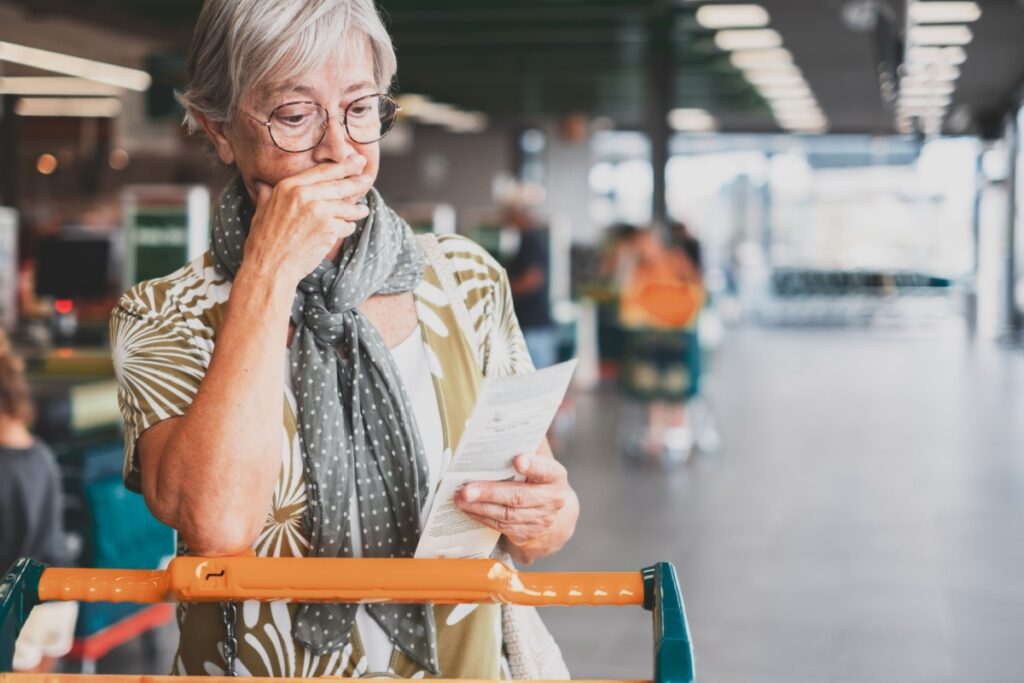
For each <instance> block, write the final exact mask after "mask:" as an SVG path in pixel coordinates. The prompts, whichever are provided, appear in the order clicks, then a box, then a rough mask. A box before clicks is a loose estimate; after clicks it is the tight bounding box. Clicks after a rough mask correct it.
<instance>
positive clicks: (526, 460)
mask: <svg viewBox="0 0 1024 683" xmlns="http://www.w3.org/2000/svg"><path fill="white" fill-rule="evenodd" d="M519 469H520V470H522V471H523V472H526V471H527V470H528V469H530V456H528V455H521V456H519Z"/></svg>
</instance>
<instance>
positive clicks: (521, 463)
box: [515, 454, 569, 484]
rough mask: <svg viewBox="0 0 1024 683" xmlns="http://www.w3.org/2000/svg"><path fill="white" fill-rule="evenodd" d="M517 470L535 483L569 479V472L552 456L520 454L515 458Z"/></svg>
mask: <svg viewBox="0 0 1024 683" xmlns="http://www.w3.org/2000/svg"><path fill="white" fill-rule="evenodd" d="M515 467H516V471H517V472H519V473H520V474H522V475H525V476H526V481H527V482H530V483H533V484H557V483H560V482H564V481H568V479H569V472H568V471H567V470H566V469H565V467H563V466H562V463H560V462H558V461H557V460H555V459H554V458H552V457H550V456H545V455H540V454H535V455H520V456H517V457H516V460H515Z"/></svg>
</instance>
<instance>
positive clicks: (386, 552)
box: [212, 178, 437, 673]
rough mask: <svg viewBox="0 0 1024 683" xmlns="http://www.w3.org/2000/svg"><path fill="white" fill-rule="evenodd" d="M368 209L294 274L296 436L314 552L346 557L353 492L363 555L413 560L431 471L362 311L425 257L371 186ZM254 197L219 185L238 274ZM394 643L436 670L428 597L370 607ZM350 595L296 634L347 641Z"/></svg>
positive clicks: (318, 649) (416, 277)
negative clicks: (336, 244)
mask: <svg viewBox="0 0 1024 683" xmlns="http://www.w3.org/2000/svg"><path fill="white" fill-rule="evenodd" d="M367 200H368V204H369V208H370V214H369V216H368V217H367V218H366V219H364V220H363V221H361V222H360V223H358V224H357V227H356V231H355V233H354V234H353V235H351V236H350V237H348V238H347V239H346V240H345V242H344V245H343V246H342V250H341V255H340V259H339V263H338V264H337V265H336V264H334V263H332V262H331V261H327V260H325V261H322V262H321V263H320V265H319V266H317V267H316V269H314V270H313V272H311V273H309V274H308V275H307V276H306V277H305V278H303V280H302V281H301V282H300V283H299V286H298V289H297V290H296V293H295V299H294V302H293V304H292V322H293V323H294V324H295V334H294V337H293V341H292V346H291V351H290V360H291V373H292V384H293V386H294V389H295V399H296V403H297V406H298V416H297V417H298V422H299V441H300V444H301V448H302V453H303V461H304V468H305V474H306V481H307V497H308V509H307V515H306V519H305V520H304V521H305V522H306V526H307V528H308V531H309V538H310V543H311V552H310V555H311V556H324V557H348V556H351V555H352V548H351V547H350V544H349V541H348V539H349V534H348V533H346V532H347V530H348V528H349V518H348V511H349V508H350V506H349V500H350V497H351V496H353V495H355V496H357V501H358V509H359V511H360V512H359V514H360V519H359V522H360V527H361V529H362V546H363V547H362V552H363V556H364V557H410V556H412V554H413V552H414V551H415V548H416V542H417V540H418V538H419V531H420V519H419V511H420V501H421V500H423V499H425V498H426V495H427V481H428V477H427V470H426V459H425V456H424V453H423V446H422V444H421V442H420V436H419V430H418V429H417V427H416V422H415V418H414V416H413V410H412V406H411V405H410V403H409V398H408V396H407V394H406V391H405V388H404V386H403V384H402V381H401V378H400V377H399V376H398V371H397V368H396V367H395V364H394V359H393V358H392V356H391V353H390V352H389V351H388V349H387V346H386V345H385V343H384V341H383V339H381V337H380V335H379V334H378V333H377V330H376V329H375V328H374V327H373V325H372V324H371V323H370V322H369V321H368V320H367V319H366V318H365V317H364V316H363V315H362V314H361V313H360V312H359V311H358V310H357V309H356V307H357V306H358V305H360V304H362V303H363V302H364V301H366V300H367V299H368V298H370V297H371V296H373V295H374V294H394V293H398V292H408V291H412V290H413V289H415V288H416V287H417V285H419V283H420V281H421V279H422V277H423V270H424V267H425V262H424V259H423V255H422V254H421V252H420V250H419V247H418V245H417V244H416V241H415V238H414V237H413V234H412V230H411V229H410V228H409V226H408V225H407V224H406V223H405V221H403V220H402V219H401V218H399V217H398V216H397V215H396V214H395V213H394V212H393V211H391V209H389V208H388V207H387V206H386V205H385V204H384V202H383V200H382V199H381V198H380V195H379V194H377V192H376V190H371V191H370V194H369V195H367ZM252 215H253V207H252V203H251V201H250V199H249V197H248V194H247V193H246V191H245V189H244V185H243V184H242V182H241V179H240V178H236V179H235V180H234V181H233V182H232V183H230V184H229V185H228V186H227V188H226V189H225V190H224V192H223V194H222V195H221V197H220V202H219V207H218V210H217V212H216V214H215V218H214V226H213V241H212V251H213V256H214V260H215V262H216V264H217V267H218V268H219V269H221V270H222V271H223V273H224V274H225V275H226V276H228V277H232V278H233V276H234V274H235V273H236V272H237V271H238V268H239V267H240V266H241V263H242V255H243V251H244V244H245V238H246V236H247V235H248V231H249V224H250V222H251V220H252ZM367 611H368V612H369V614H370V615H371V616H372V617H373V618H374V620H375V621H377V622H378V623H379V624H380V625H381V627H382V628H383V629H384V630H385V631H386V632H387V633H388V635H389V636H391V637H392V638H393V639H394V641H395V643H396V645H397V646H398V647H399V648H400V649H401V650H402V651H403V652H405V653H406V654H407V655H408V656H409V657H410V658H412V659H413V660H415V661H416V662H418V663H419V664H420V665H421V666H423V667H424V668H425V669H427V670H430V671H432V672H434V673H437V645H436V635H435V625H434V621H433V610H432V609H431V608H430V607H429V606H428V605H389V604H372V605H367ZM355 615H356V606H355V605H352V604H309V605H303V606H302V607H301V608H300V609H299V612H298V614H297V617H296V620H295V625H294V635H295V638H296V639H297V640H299V641H300V642H302V643H303V644H305V645H306V647H307V648H308V649H309V650H310V651H311V652H313V653H314V654H316V655H323V654H326V653H329V652H333V651H336V650H338V649H340V648H342V647H344V646H345V645H346V644H347V643H348V642H349V635H350V633H351V630H352V625H353V623H354V621H355Z"/></svg>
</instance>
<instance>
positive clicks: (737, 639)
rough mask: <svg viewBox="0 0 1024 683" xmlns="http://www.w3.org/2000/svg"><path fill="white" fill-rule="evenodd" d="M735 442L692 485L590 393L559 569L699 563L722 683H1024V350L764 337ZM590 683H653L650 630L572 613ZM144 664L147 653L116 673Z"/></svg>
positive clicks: (582, 411)
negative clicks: (594, 680)
mask: <svg viewBox="0 0 1024 683" xmlns="http://www.w3.org/2000/svg"><path fill="white" fill-rule="evenodd" d="M711 389H712V391H713V397H714V405H715V412H716V416H717V421H718V426H719V429H720V431H721V434H722V439H723V445H722V449H721V451H720V452H719V453H717V454H714V455H709V456H702V457H696V458H694V459H693V460H692V461H691V462H690V463H689V464H687V465H686V466H683V467H681V468H679V469H677V470H675V471H671V472H665V471H662V470H659V469H657V468H652V467H636V466H629V465H627V464H625V463H623V462H622V460H621V459H620V458H619V457H618V456H617V454H616V453H614V452H613V450H612V449H611V446H610V444H612V443H613V438H614V434H613V431H614V424H615V421H616V414H617V413H616V400H615V397H614V394H613V393H611V392H604V393H599V394H597V395H594V396H587V397H581V398H580V399H579V401H578V406H579V416H578V423H577V429H576V434H575V436H574V437H573V439H572V441H571V443H569V444H567V447H566V448H565V449H563V451H562V452H561V454H560V456H561V457H562V459H563V461H564V462H565V463H566V464H567V465H568V467H569V469H570V473H571V476H572V480H573V482H574V484H575V486H576V488H577V490H578V491H579V494H580V497H581V500H582V503H583V516H582V518H581V520H580V525H579V529H578V532H577V534H576V537H575V538H574V539H573V541H572V542H571V544H570V545H569V546H568V547H567V548H566V549H565V551H564V552H563V553H561V554H560V555H558V556H556V557H554V558H550V559H549V560H547V561H545V562H543V563H540V564H539V565H538V567H537V568H543V569H580V570H585V569H639V568H640V567H643V566H645V565H648V564H651V563H652V562H654V561H656V560H671V561H672V562H674V563H675V564H676V566H677V568H678V570H679V574H680V578H681V583H682V586H683V592H684V596H685V598H686V603H687V608H688V611H689V617H690V625H691V628H692V632H693V634H692V635H693V638H694V641H695V643H696V648H697V668H698V680H700V681H702V683H781V682H783V681H785V682H792V683H812V682H814V683H868V682H870V683H887V682H889V681H892V682H897V681H898V682H899V683H916V682H918V681H920V682H922V683H925V682H926V683H947V682H949V683H952V682H953V681H957V682H958V683H959V682H963V681H970V682H971V683H988V682H991V683H997V682H1000V683H1002V682H1005V683H1009V682H1011V681H1013V682H1018V681H1021V680H1024V673H1022V666H1021V664H1020V662H1021V650H1022V647H1024V354H1022V353H1020V352H1007V351H1001V350H997V349H995V348H993V347H990V346H989V345H987V344H981V343H979V344H978V345H977V346H976V347H972V346H970V345H968V344H966V343H965V342H963V341H960V340H958V339H956V338H927V337H919V338H918V337H911V336H907V335H897V334H870V333H864V332H850V331H842V332H816V331H765V330H750V331H744V332H740V333H737V334H734V335H733V336H731V337H730V338H729V340H728V342H727V344H726V346H725V347H724V348H723V349H722V350H721V351H720V352H719V354H718V356H717V357H716V359H715V362H714V382H713V385H712V387H711ZM544 614H545V616H546V618H547V620H548V622H549V624H550V626H551V628H552V630H553V631H554V632H555V634H556V636H557V638H558V639H559V641H560V643H561V644H562V647H563V649H564V651H565V654H566V656H567V659H568V661H569V664H570V667H571V669H572V671H573V674H574V675H575V676H577V677H600V678H613V677H623V678H628V677H633V678H642V677H649V676H650V675H651V670H650V668H651V656H650V644H651V635H650V620H649V615H648V614H647V613H646V612H643V611H642V610H639V609H631V608H618V609H614V608H578V609H573V610H569V609H562V608H552V609H549V610H547V611H545V613H544ZM172 639H173V634H171V633H169V632H167V633H164V634H162V638H161V642H162V647H161V655H160V657H161V659H162V661H161V663H159V664H157V665H156V668H150V666H149V665H147V666H145V667H141V668H140V666H139V663H138V656H139V652H141V649H140V648H138V647H136V646H135V644H132V645H129V646H127V647H126V648H125V649H124V651H123V652H121V653H119V654H118V656H116V657H112V658H110V659H109V660H108V661H107V662H104V663H102V664H101V667H100V670H101V671H104V670H109V671H114V670H120V671H125V670H135V671H141V670H147V669H148V670H149V671H166V669H167V666H168V665H169V661H170V653H169V651H168V645H169V642H170V640H172Z"/></svg>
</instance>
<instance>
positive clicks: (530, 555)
mask: <svg viewBox="0 0 1024 683" xmlns="http://www.w3.org/2000/svg"><path fill="white" fill-rule="evenodd" d="M544 451H547V452H544ZM515 468H516V471H518V472H519V473H520V474H522V475H523V476H524V477H525V480H524V481H521V482H520V481H475V482H471V483H469V484H467V485H466V486H464V487H463V488H462V489H461V490H460V491H459V492H458V493H457V494H455V504H456V505H458V506H459V508H460V509H461V510H462V511H463V512H465V513H466V514H467V515H469V516H470V517H472V518H473V519H475V520H477V521H478V522H480V523H481V524H484V525H486V526H488V527H490V528H492V529H495V530H497V531H500V532H501V533H502V534H503V535H504V536H505V539H506V546H507V549H508V550H509V552H510V553H511V554H512V556H513V557H514V558H515V560H516V561H517V562H520V563H523V564H530V563H531V562H533V561H534V560H538V559H540V558H542V557H546V556H547V555H551V554H553V553H555V552H558V550H560V549H561V548H562V546H563V545H565V542H566V541H568V540H569V538H570V537H571V536H572V533H573V531H574V530H575V528H576V519H577V517H578V516H579V502H578V501H577V499H576V493H575V492H574V491H573V490H572V487H571V486H570V485H569V480H568V473H567V472H566V469H565V467H563V466H562V465H561V464H560V463H559V462H558V461H556V460H555V459H554V457H553V456H552V455H551V452H550V449H549V448H547V443H546V442H545V444H544V446H543V447H542V449H541V452H540V453H534V454H531V455H520V456H518V457H517V458H516V459H515Z"/></svg>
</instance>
